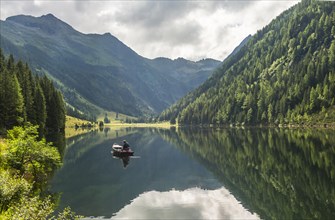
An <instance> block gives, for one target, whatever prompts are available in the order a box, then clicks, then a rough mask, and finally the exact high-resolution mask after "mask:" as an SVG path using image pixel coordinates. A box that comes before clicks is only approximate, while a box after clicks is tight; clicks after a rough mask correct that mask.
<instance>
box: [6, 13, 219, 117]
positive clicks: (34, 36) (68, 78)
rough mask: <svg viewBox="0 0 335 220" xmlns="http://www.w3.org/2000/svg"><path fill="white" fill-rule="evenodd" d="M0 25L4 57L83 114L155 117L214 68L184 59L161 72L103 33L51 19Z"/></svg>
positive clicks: (211, 63) (30, 18)
mask: <svg viewBox="0 0 335 220" xmlns="http://www.w3.org/2000/svg"><path fill="white" fill-rule="evenodd" d="M0 24H1V26H0V27H1V39H0V40H1V48H2V49H3V51H4V53H5V54H7V55H8V54H13V55H14V57H15V58H16V59H21V60H23V61H25V62H28V64H29V66H30V67H31V68H32V70H33V71H34V72H36V73H38V74H41V75H42V74H46V75H47V76H48V77H50V78H51V79H52V80H53V81H54V82H55V83H56V86H57V87H59V88H60V89H61V91H62V92H63V94H64V97H65V100H66V102H67V103H68V105H69V106H72V107H74V108H76V109H78V110H79V111H81V112H86V113H92V112H95V113H97V112H99V111H102V110H106V111H116V112H121V113H125V114H129V115H134V116H138V115H143V114H152V113H159V112H161V111H162V110H163V109H165V108H167V107H168V106H169V105H171V104H172V103H173V102H175V101H176V100H177V99H179V98H181V97H182V96H183V95H185V94H186V93H187V92H189V91H190V90H191V89H193V88H195V87H196V86H198V85H199V84H200V83H202V82H203V81H204V80H205V79H207V77H208V76H209V75H210V73H211V72H212V70H213V69H214V68H216V67H217V66H218V65H219V64H220V62H219V61H215V60H209V59H208V60H202V61H199V62H192V61H186V60H185V62H184V65H185V66H184V67H183V66H182V65H183V64H180V65H177V64H176V65H175V66H176V68H172V69H171V68H170V67H169V66H164V67H163V66H161V65H160V61H159V59H158V60H156V59H155V60H150V59H146V58H144V57H142V56H140V55H138V54H137V53H136V52H134V51H133V50H132V49H131V48H129V47H127V46H126V45H125V44H124V43H122V42H121V41H119V40H118V39H117V38H115V37H114V36H112V35H111V34H109V33H106V34H103V35H100V34H83V33H80V32H78V31H76V30H75V29H73V28H72V27H71V26H70V25H68V24H66V23H65V22H63V21H61V20H59V19H58V18H56V17H55V16H53V15H52V14H48V15H44V16H41V17H33V16H25V15H18V16H13V17H9V18H7V19H6V20H5V21H1V23H0ZM166 60H168V59H166ZM168 62H169V63H170V64H173V63H178V62H179V61H178V60H169V61H168ZM185 77H189V78H190V80H191V81H192V85H188V80H187V79H185Z"/></svg>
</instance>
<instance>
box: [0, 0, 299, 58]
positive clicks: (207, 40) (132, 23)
mask: <svg viewBox="0 0 335 220" xmlns="http://www.w3.org/2000/svg"><path fill="white" fill-rule="evenodd" d="M295 3H297V2H296V1H283V0H278V1H276V0H272V1H152V0H151V1H101V0H90V1H89V0H85V1H70V0H69V1H65V0H62V1H60V0H58V1H54V0H43V1H37V0H30V1H29V0H26V1H22V0H20V1H19V0H11V1H9V0H1V3H0V4H1V7H0V10H1V11H0V12H1V13H0V15H1V19H2V20H4V19H5V18H7V17H8V16H13V15H17V14H27V15H33V16H41V15H43V14H48V13H52V14H54V15H55V16H56V17H58V18H59V19H61V20H63V21H65V22H67V23H69V24H70V25H71V26H73V27H74V28H75V29H77V30H79V31H81V32H84V33H101V34H102V33H106V32H110V33H111V34H112V35H114V36H116V37H117V38H119V39H120V40H121V41H123V42H124V43H125V44H126V45H128V46H129V47H131V48H132V49H133V50H135V51H136V52H137V53H139V54H140V55H142V56H145V57H148V58H155V57H161V56H164V57H170V58H177V57H185V58H188V59H193V60H197V59H200V58H205V57H212V58H216V59H220V60H222V59H224V58H225V57H226V56H227V55H229V53H230V52H231V51H232V50H233V49H234V48H235V47H236V46H237V45H238V44H239V43H240V42H241V41H242V40H243V39H244V38H245V37H246V36H247V35H249V34H254V33H255V32H256V31H257V30H259V29H261V28H262V27H264V26H265V25H266V24H268V23H269V22H270V21H271V20H272V19H273V18H275V17H276V16H278V15H279V14H280V13H281V12H282V11H284V10H285V9H287V8H289V7H290V6H292V5H293V4H295Z"/></svg>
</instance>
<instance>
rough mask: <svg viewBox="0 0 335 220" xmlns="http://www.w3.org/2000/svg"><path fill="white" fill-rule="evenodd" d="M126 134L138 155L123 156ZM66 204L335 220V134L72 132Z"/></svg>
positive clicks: (96, 213)
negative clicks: (118, 152) (117, 149)
mask: <svg viewBox="0 0 335 220" xmlns="http://www.w3.org/2000/svg"><path fill="white" fill-rule="evenodd" d="M123 139H126V140H127V141H128V142H129V144H130V145H131V148H132V149H133V150H134V151H135V155H134V157H130V158H128V159H124V160H122V159H119V158H115V157H113V156H112V154H111V146H112V144H113V143H120V142H121V141H122V140H123ZM66 143H67V144H66V145H67V146H66V148H65V150H64V158H63V166H62V168H61V169H60V170H59V171H58V172H57V173H56V174H55V176H54V178H53V180H52V182H51V191H52V192H55V193H60V200H59V206H60V209H62V208H64V207H66V206H70V207H71V208H72V210H73V211H75V212H76V213H77V214H81V215H84V216H87V217H95V218H116V219H120V218H133V219H306V218H308V219H314V218H315V219H332V218H333V216H335V132H334V131H333V130H326V129H324V130H309V129H261V128H259V129H255V128H253V129H242V128H231V129H210V128H206V129H205V128H204V129H199V128H197V129H196V128H193V129H190V128H179V129H165V130H164V129H153V128H131V129H130V128H128V129H120V130H113V129H104V130H101V131H92V132H89V133H87V134H84V135H81V136H77V137H74V138H70V139H68V140H66Z"/></svg>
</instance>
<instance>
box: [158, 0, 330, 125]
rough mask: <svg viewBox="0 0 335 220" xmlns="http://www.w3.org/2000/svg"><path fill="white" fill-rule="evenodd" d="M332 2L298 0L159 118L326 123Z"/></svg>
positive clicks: (185, 121)
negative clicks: (298, 0)
mask: <svg viewBox="0 0 335 220" xmlns="http://www.w3.org/2000/svg"><path fill="white" fill-rule="evenodd" d="M334 6H335V5H334V4H333V3H331V2H319V1H315V0H304V1H302V2H300V3H298V4H297V5H295V6H293V7H291V8H290V9H288V10H286V11H284V12H283V13H282V14H281V15H279V16H278V17H277V18H276V19H274V20H273V21H272V22H271V23H270V24H268V25H267V26H266V27H264V28H263V29H261V30H259V31H258V32H257V33H256V34H255V35H254V36H252V38H251V39H249V40H248V42H247V43H246V44H245V45H244V46H243V47H242V48H240V50H239V51H238V52H237V53H235V54H233V55H232V56H229V57H228V58H227V59H226V60H225V61H224V62H223V63H222V65H221V66H220V67H219V68H218V69H216V70H215V72H214V73H213V74H212V75H211V77H210V78H209V79H208V80H206V81H205V82H204V83H203V84H202V85H201V86H200V87H198V88H197V89H195V90H194V91H193V92H191V93H189V94H188V95H187V96H185V97H183V98H182V99H180V100H179V101H178V102H177V103H175V104H174V105H172V106H171V107H170V108H169V109H167V110H165V111H164V112H163V113H162V114H161V115H160V120H171V121H172V122H175V121H178V122H179V123H180V124H191V125H193V124H195V125H199V124H214V125H219V126H220V125H234V124H236V125H245V124H246V125H255V124H264V125H273V124H277V125H279V124H290V123H294V124H300V123H302V124H304V123H305V124H312V123H315V122H316V120H319V121H318V122H319V123H320V122H323V123H331V122H332V120H334V118H330V115H332V108H333V106H334V104H335V97H334V94H335V19H334V18H335V9H334ZM319 116H322V117H319ZM317 118H318V119H317Z"/></svg>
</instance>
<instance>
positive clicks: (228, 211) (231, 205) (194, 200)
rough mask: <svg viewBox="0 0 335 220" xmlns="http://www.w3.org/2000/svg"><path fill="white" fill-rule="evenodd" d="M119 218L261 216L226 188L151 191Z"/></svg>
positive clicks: (126, 207)
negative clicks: (245, 205)
mask: <svg viewBox="0 0 335 220" xmlns="http://www.w3.org/2000/svg"><path fill="white" fill-rule="evenodd" d="M113 218H115V219H259V217H258V215H257V214H252V213H250V212H249V211H248V210H246V209H245V208H244V207H243V206H242V205H241V204H240V203H239V202H238V201H237V200H236V199H235V197H234V196H233V195H232V194H231V193H230V192H229V191H228V190H226V189H225V188H223V187H222V188H220V189H217V190H204V189H200V188H190V189H187V190H184V191H179V190H171V191H168V192H158V191H150V192H145V193H143V194H141V195H139V196H138V197H137V198H136V199H134V200H133V201H132V202H131V203H130V204H129V205H126V206H125V207H124V208H123V209H121V210H120V211H119V212H117V213H116V214H115V216H114V217H113Z"/></svg>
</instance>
